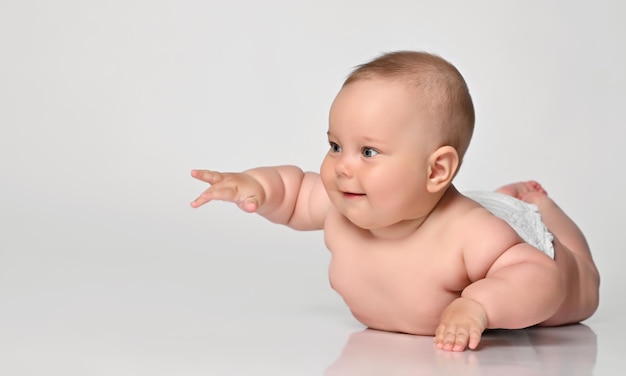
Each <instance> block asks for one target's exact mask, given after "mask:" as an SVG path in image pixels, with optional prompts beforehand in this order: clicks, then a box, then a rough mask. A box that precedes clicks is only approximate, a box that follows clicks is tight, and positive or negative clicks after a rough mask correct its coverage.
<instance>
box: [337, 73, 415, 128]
mask: <svg viewBox="0 0 626 376" xmlns="http://www.w3.org/2000/svg"><path fill="white" fill-rule="evenodd" d="M425 103H426V102H425V101H424V99H423V98H421V97H420V93H419V90H417V89H415V88H414V87H410V86H409V85H407V84H406V83H403V82H401V81H399V80H386V79H379V78H373V79H365V80H359V81H355V82H352V83H350V84H348V85H346V86H344V87H343V88H342V89H341V90H340V91H339V93H338V94H337V97H336V98H335V100H334V102H333V104H332V107H331V110H330V119H329V120H330V124H329V127H330V130H331V132H332V131H333V129H335V128H343V127H350V128H354V127H359V128H360V127H365V128H368V129H369V130H371V131H375V130H380V131H383V132H384V131H393V129H391V128H394V127H398V126H401V125H413V126H419V125H420V124H422V123H423V122H424V121H425V120H427V119H425V118H424V117H425V116H426V115H427V111H426V106H425V105H424V104H425Z"/></svg>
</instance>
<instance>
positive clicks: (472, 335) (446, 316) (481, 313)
mask: <svg viewBox="0 0 626 376" xmlns="http://www.w3.org/2000/svg"><path fill="white" fill-rule="evenodd" d="M486 326H487V314H486V313H485V309H484V308H483V306H482V305H481V304H480V303H478V302H477V301H475V300H472V299H468V298H458V299H456V300H455V301H453V302H452V303H450V305H448V306H447V307H446V309H444V310H443V313H442V314H441V323H440V324H439V326H437V329H436V330H435V346H437V348H438V349H443V350H447V351H463V350H465V347H466V346H469V348H470V349H472V350H473V349H475V348H476V347H477V346H478V343H479V342H480V338H481V336H482V333H483V331H484V330H485V328H486Z"/></svg>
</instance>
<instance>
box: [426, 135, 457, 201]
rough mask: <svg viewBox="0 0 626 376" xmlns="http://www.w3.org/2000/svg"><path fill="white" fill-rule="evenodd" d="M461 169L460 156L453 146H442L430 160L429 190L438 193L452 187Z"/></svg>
mask: <svg viewBox="0 0 626 376" xmlns="http://www.w3.org/2000/svg"><path fill="white" fill-rule="evenodd" d="M458 168H459V154H458V153H457V152H456V149H455V148H453V147H452V146H442V147H440V148H439V149H437V150H435V152H434V153H432V154H431V155H430V158H429V159H428V181H427V187H426V188H427V189H428V192H430V193H436V192H439V191H441V190H442V189H445V188H447V187H448V185H450V183H451V182H452V179H453V178H454V175H455V174H456V170H457V169H458Z"/></svg>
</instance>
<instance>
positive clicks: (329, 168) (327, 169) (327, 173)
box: [320, 156, 335, 192]
mask: <svg viewBox="0 0 626 376" xmlns="http://www.w3.org/2000/svg"><path fill="white" fill-rule="evenodd" d="M334 176H335V168H334V166H333V165H332V160H331V159H330V158H329V157H328V156H326V157H325V158H324V160H323V161H322V165H321V166H320V177H321V178H322V184H323V185H324V188H326V191H327V192H328V191H329V188H332V185H333V178H334Z"/></svg>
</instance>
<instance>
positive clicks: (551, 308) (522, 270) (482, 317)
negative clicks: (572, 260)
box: [435, 216, 565, 351]
mask: <svg viewBox="0 0 626 376" xmlns="http://www.w3.org/2000/svg"><path fill="white" fill-rule="evenodd" d="M473 223H474V225H477V228H473V229H472V232H471V233H468V235H467V238H466V239H465V240H466V245H467V246H466V249H465V250H464V253H463V258H464V262H465V266H466V270H467V273H468V277H469V278H470V280H471V281H473V282H472V283H471V284H470V285H468V286H467V287H466V288H465V289H464V290H463V291H462V293H461V297H460V298H459V299H457V300H455V301H453V302H452V303H451V304H450V305H449V306H448V307H446V309H444V311H443V313H442V315H441V322H440V324H439V326H438V327H437V329H436V332H435V343H436V345H437V347H438V348H443V349H445V350H454V351H462V350H463V349H464V348H465V347H466V346H469V347H470V348H472V349H474V348H476V347H477V346H478V344H479V342H480V339H481V335H482V332H483V331H484V329H485V328H504V329H518V328H525V327H528V326H532V325H535V324H538V323H540V322H542V321H544V320H546V319H547V318H549V317H550V316H551V315H553V314H554V312H556V310H557V309H558V308H559V306H560V304H561V302H562V301H563V299H564V297H565V291H564V286H563V281H562V279H561V277H560V274H559V270H558V269H557V265H556V263H555V262H554V261H553V260H552V259H550V257H548V256H546V255H545V254H544V253H543V252H541V251H539V250H537V249H536V248H534V247H532V246H531V245H529V244H526V243H524V242H522V241H521V239H520V238H519V237H518V235H517V234H516V233H515V231H514V230H513V229H511V228H510V227H509V226H508V225H507V224H506V223H505V222H503V221H501V220H500V219H498V218H495V217H492V216H488V217H483V218H479V219H475V220H474V221H473Z"/></svg>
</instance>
